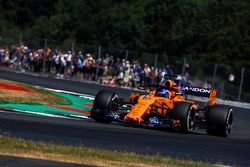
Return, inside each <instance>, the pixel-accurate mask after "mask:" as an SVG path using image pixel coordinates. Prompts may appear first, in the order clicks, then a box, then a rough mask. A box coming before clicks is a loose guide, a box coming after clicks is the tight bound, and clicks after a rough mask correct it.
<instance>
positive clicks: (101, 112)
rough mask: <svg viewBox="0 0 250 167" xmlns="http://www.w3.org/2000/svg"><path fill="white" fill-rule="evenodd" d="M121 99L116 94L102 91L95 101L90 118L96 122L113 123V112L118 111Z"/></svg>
mask: <svg viewBox="0 0 250 167" xmlns="http://www.w3.org/2000/svg"><path fill="white" fill-rule="evenodd" d="M118 103H119V97H118V96H117V94H116V93H115V92H112V91H106V90H100V91H99V92H98V93H97V95H96V97H95V100H94V105H93V108H92V110H91V114H90V117H91V118H92V119H94V120H95V121H96V122H101V123H111V122H112V117H111V116H110V114H111V112H112V111H117V110H118Z"/></svg>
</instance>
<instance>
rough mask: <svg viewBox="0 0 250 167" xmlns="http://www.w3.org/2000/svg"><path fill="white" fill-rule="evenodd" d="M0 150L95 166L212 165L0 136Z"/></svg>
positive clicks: (203, 166)
mask: <svg viewBox="0 0 250 167" xmlns="http://www.w3.org/2000/svg"><path fill="white" fill-rule="evenodd" d="M0 154H2V155H12V156H20V157H29V158H39V159H47V160H55V161H63V162H72V163H77V164H89V165H97V166H129V167H130V166H131V167H132V166H143V167H144V166H145V167H146V166H154V167H158V166H159V167H161V166H170V167H177V166H181V167H212V166H215V165H212V164H208V163H203V162H199V161H191V160H177V159H173V158H169V157H166V156H161V155H155V156H150V155H139V154H135V153H129V152H121V151H116V150H114V151H109V150H103V149H93V148H87V147H84V146H80V147H74V146H68V145H60V144H48V143H43V142H35V141H30V140H23V139H18V138H13V137H9V136H4V135H1V136H0Z"/></svg>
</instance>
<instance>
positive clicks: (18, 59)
mask: <svg viewBox="0 0 250 167" xmlns="http://www.w3.org/2000/svg"><path fill="white" fill-rule="evenodd" d="M18 43H19V47H18V55H17V65H16V67H14V68H15V69H14V70H15V71H17V70H19V63H20V59H21V57H20V56H21V45H22V43H23V37H22V34H19V41H18Z"/></svg>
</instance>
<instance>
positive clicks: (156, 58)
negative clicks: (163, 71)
mask: <svg viewBox="0 0 250 167" xmlns="http://www.w3.org/2000/svg"><path fill="white" fill-rule="evenodd" d="M157 63H158V54H157V53H156V54H155V64H154V68H155V71H156V68H157ZM155 73H156V72H155ZM155 73H154V79H153V83H155V77H156V76H155Z"/></svg>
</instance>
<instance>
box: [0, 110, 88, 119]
mask: <svg viewBox="0 0 250 167" xmlns="http://www.w3.org/2000/svg"><path fill="white" fill-rule="evenodd" d="M12 110H13V111H17V112H18V113H19V114H21V113H26V114H32V115H41V116H47V117H54V118H64V119H75V118H83V119H89V117H87V116H78V115H71V116H72V117H71V116H63V115H56V114H47V113H39V112H33V111H23V110H17V109H12ZM0 112H5V113H13V112H11V111H5V110H0ZM15 114H17V113H15Z"/></svg>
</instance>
